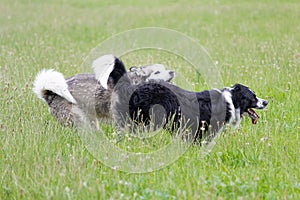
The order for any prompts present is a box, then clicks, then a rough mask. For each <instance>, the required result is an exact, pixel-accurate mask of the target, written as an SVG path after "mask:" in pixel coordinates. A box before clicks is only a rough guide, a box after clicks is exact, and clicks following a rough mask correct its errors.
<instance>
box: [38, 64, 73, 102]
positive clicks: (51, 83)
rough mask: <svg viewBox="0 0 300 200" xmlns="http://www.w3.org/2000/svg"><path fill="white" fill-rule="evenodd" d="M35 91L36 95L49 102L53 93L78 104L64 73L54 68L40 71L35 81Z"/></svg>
mask: <svg viewBox="0 0 300 200" xmlns="http://www.w3.org/2000/svg"><path fill="white" fill-rule="evenodd" d="M33 92H34V93H35V94H36V96H37V97H38V98H40V99H42V100H44V101H46V102H47V99H48V96H49V95H50V94H51V93H52V94H53V93H54V94H56V95H59V96H61V97H63V98H65V99H66V100H67V101H69V102H70V103H74V104H76V100H75V99H74V97H73V96H72V94H71V93H70V91H69V90H68V84H67V83H66V79H65V78H64V76H63V75H62V73H60V72H57V71H55V70H53V69H48V70H46V69H43V70H42V71H40V72H39V73H38V74H37V76H36V78H35V81H34V83H33Z"/></svg>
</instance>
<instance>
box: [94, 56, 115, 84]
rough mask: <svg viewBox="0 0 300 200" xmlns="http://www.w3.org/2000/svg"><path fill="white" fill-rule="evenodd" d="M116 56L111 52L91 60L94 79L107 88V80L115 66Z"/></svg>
mask: <svg viewBox="0 0 300 200" xmlns="http://www.w3.org/2000/svg"><path fill="white" fill-rule="evenodd" d="M115 62H116V57H115V56H114V55H112V54H108V55H104V56H101V57H99V58H97V59H96V60H94V61H93V64H92V68H93V70H94V73H95V76H96V79H97V80H98V81H100V83H101V85H102V86H103V87H104V88H105V89H107V88H108V86H107V81H108V78H109V76H110V74H111V72H112V71H113V70H114V68H115Z"/></svg>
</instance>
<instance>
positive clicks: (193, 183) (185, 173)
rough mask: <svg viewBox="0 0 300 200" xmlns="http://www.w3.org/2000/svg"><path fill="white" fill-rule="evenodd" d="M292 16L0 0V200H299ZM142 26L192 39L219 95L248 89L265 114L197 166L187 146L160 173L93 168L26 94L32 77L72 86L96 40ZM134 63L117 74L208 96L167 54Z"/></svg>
mask: <svg viewBox="0 0 300 200" xmlns="http://www.w3.org/2000/svg"><path fill="white" fill-rule="evenodd" d="M150 2H151V3H150ZM299 10H300V3H299V2H298V1H296V0H295V1H292V0H290V1H283V0H275V1H270V0H264V1H244V2H236V1H230V0H221V1H208V0H205V1H196V0H195V1H184V0H183V1H174V0H169V1H164V2H161V1H147V2H139V1H135V0H128V1H117V2H116V3H112V2H111V1H101V2H98V1H96V0H87V1H81V0H73V1H60V0H53V1H38V0H32V1H30V0H19V1H16V0H15V1H14V0H12V1H11V0H2V1H1V2H0V24H1V25H0V72H1V73H0V92H1V95H0V99H1V100H0V104H1V112H0V113H1V114H0V115H1V116H0V133H1V135H0V140H1V142H0V144H1V151H0V169H1V172H0V199H88V198H89V199H109V198H110V199H299V198H300V172H299V164H300V157H299V152H300V142H299V131H300V116H299V113H300V108H299V99H300V93H299V85H300V78H299V77H300V43H299V41H300V34H299V33H300V25H299V19H300V12H299ZM149 26H159V27H166V28H170V29H175V30H177V31H179V32H182V33H184V34H187V35H189V36H190V37H192V38H194V39H195V40H196V41H198V42H199V44H201V45H203V46H204V47H205V48H206V49H207V51H208V52H209V53H210V56H211V57H212V60H213V61H217V63H218V64H217V67H218V69H219V70H220V72H221V74H222V78H223V82H224V85H226V86H229V85H232V84H234V83H236V82H239V83H243V84H246V85H248V86H249V87H250V88H252V89H253V90H254V91H256V93H257V95H258V96H260V97H262V98H267V99H268V100H269V105H268V107H267V110H265V111H259V114H260V116H261V118H260V119H259V121H258V124H257V125H256V126H252V124H251V122H250V120H249V119H245V120H243V122H242V123H241V127H240V129H238V130H230V131H227V132H226V133H224V134H223V135H222V136H221V137H220V139H219V140H218V144H217V145H216V146H215V147H214V148H213V150H212V152H211V153H210V154H209V155H207V156H205V157H200V155H201V148H200V147H198V146H192V147H191V148H189V149H188V151H187V152H186V153H185V154H184V155H183V156H182V157H180V159H178V160H177V161H176V162H174V163H173V164H171V165H169V166H168V167H166V168H163V169H161V170H159V171H154V172H152V173H145V174H128V173H125V172H120V171H117V170H113V169H111V168H109V167H107V166H105V165H104V164H102V163H101V162H99V161H97V160H96V159H95V158H94V157H93V156H92V155H91V154H90V153H89V152H88V150H87V149H86V148H85V146H84V144H83V143H82V141H81V140H80V137H78V134H77V132H76V131H75V130H72V129H70V128H66V127H61V125H59V124H58V123H57V122H56V121H55V119H54V118H53V117H52V116H51V115H50V113H49V112H48V108H47V105H46V104H45V103H43V102H42V101H40V100H39V99H37V98H36V97H35V96H34V95H33V93H32V90H31V89H32V82H33V79H34V77H35V75H36V73H37V72H38V71H39V70H41V69H42V68H54V69H56V70H59V71H60V72H62V73H63V74H64V75H65V76H66V77H68V76H72V75H74V74H76V73H79V72H80V65H81V63H82V62H83V59H84V58H85V57H86V56H87V55H88V53H89V52H90V50H91V49H92V48H94V47H95V46H97V45H98V44H99V43H100V42H102V41H103V40H105V39H106V38H108V37H110V36H112V35H114V34H117V33H119V32H122V31H126V30H128V29H131V28H138V27H149ZM136 55H137V56H132V55H131V56H130V55H128V56H127V57H126V56H124V61H126V62H125V63H126V64H127V63H128V66H130V65H133V64H145V63H147V62H163V63H165V64H166V65H168V66H170V67H171V68H173V69H174V70H175V71H176V72H177V74H184V76H185V79H186V80H187V81H188V82H192V83H193V84H194V85H195V88H194V89H195V90H203V89H206V88H207V86H205V85H202V84H199V83H197V82H198V80H199V77H198V76H197V74H195V73H194V72H193V71H191V70H186V69H185V67H182V66H181V65H179V64H178V62H182V65H183V64H184V62H183V61H178V59H172V56H171V55H167V54H164V53H160V52H157V51H156V52H155V51H142V52H137V53H136ZM173 58H174V56H173ZM180 66H181V67H180ZM183 66H184V65H183ZM175 79H176V78H175Z"/></svg>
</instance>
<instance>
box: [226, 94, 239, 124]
mask: <svg viewBox="0 0 300 200" xmlns="http://www.w3.org/2000/svg"><path fill="white" fill-rule="evenodd" d="M223 97H224V98H225V101H226V102H227V103H228V104H229V109H230V111H229V112H230V113H231V118H230V119H229V122H228V123H232V122H233V121H235V120H236V112H235V109H234V105H233V102H232V98H231V93H230V91H228V90H226V89H225V91H223Z"/></svg>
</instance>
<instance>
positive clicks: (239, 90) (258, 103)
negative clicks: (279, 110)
mask: <svg viewBox="0 0 300 200" xmlns="http://www.w3.org/2000/svg"><path fill="white" fill-rule="evenodd" d="M230 91H231V95H232V102H233V105H234V107H235V109H239V110H240V117H242V116H243V115H244V114H247V115H248V116H249V117H250V118H251V119H252V123H253V124H256V122H257V120H258V118H259V116H258V114H257V113H256V112H255V111H254V110H253V109H264V108H265V107H266V106H267V105H268V101H266V100H264V99H261V98H258V97H256V95H255V93H254V92H253V91H252V90H251V89H249V88H248V87H246V86H244V85H241V84H235V85H234V86H232V87H231V88H230Z"/></svg>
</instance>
